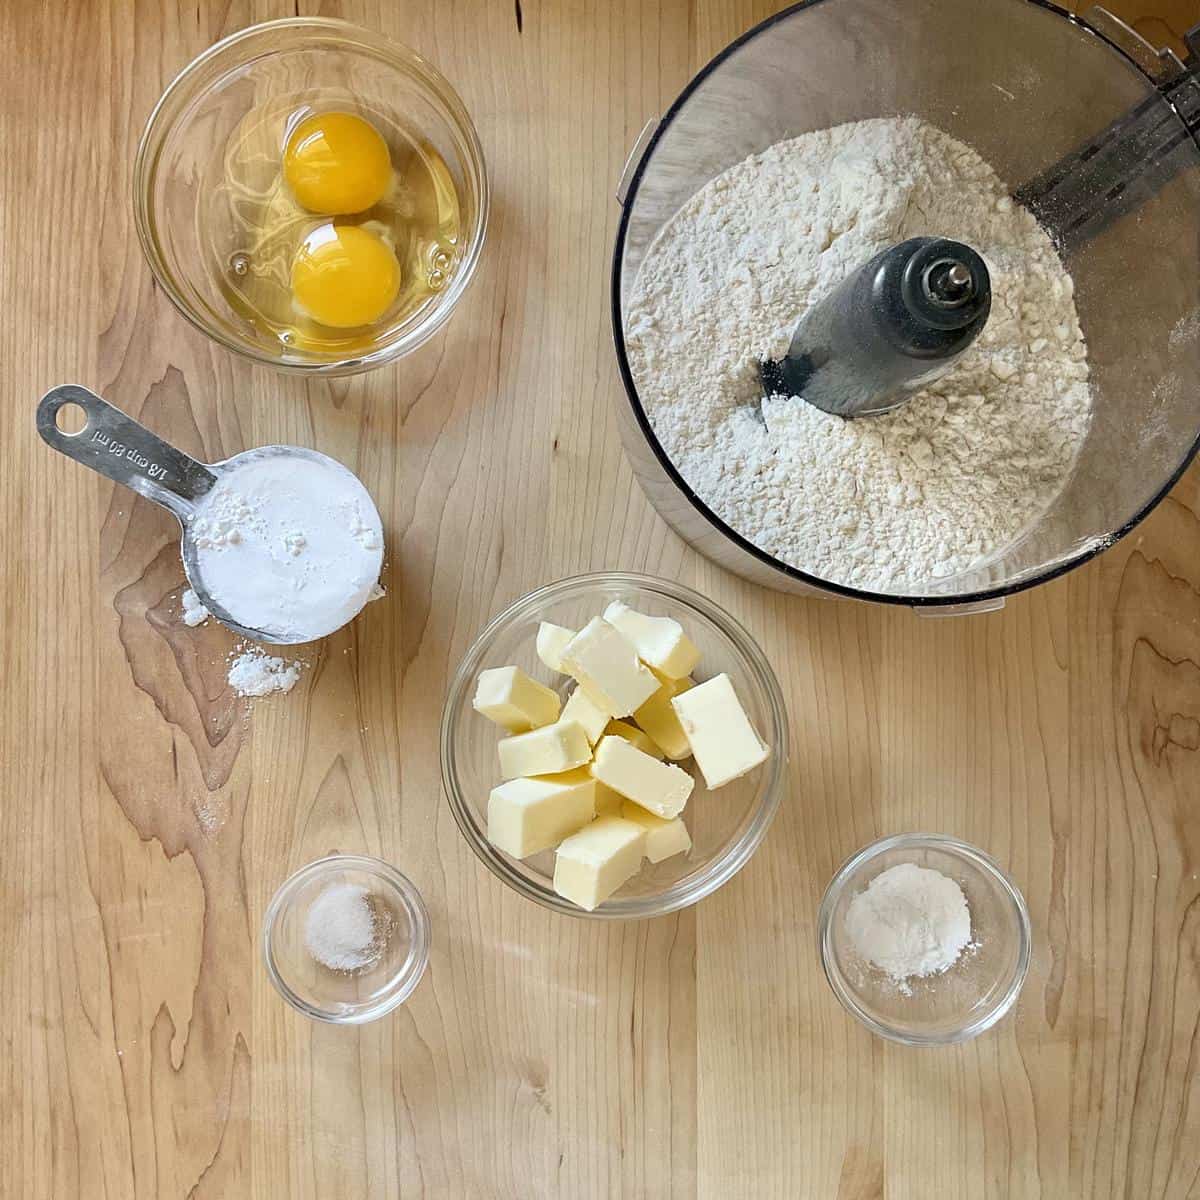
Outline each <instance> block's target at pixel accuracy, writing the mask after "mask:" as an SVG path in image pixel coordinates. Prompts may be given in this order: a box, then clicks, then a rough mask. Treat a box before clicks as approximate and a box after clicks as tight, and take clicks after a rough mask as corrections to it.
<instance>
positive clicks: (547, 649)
mask: <svg viewBox="0 0 1200 1200" xmlns="http://www.w3.org/2000/svg"><path fill="white" fill-rule="evenodd" d="M574 636H575V630H574V629H566V628H564V627H563V626H562V625H552V624H551V623H550V622H549V621H543V622H542V623H541V624H540V625H539V626H538V631H537V643H536V645H537V656H538V658H540V659H541V660H542V662H544V663H545V664H546V666H548V667H549V668H550V670H552V671H561V670H562V669H563V665H562V652H563V651H564V650H565V649H566V648H567V643H568V642H569V641H570V640H571V639H572V638H573V637H574Z"/></svg>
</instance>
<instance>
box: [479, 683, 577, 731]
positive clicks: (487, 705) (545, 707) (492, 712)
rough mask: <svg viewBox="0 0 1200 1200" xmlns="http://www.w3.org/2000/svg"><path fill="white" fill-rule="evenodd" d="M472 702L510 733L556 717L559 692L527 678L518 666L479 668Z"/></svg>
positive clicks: (537, 726)
mask: <svg viewBox="0 0 1200 1200" xmlns="http://www.w3.org/2000/svg"><path fill="white" fill-rule="evenodd" d="M471 703H472V705H473V706H474V708H475V711H476V712H478V713H482V714H483V715H484V716H485V717H487V718H488V720H489V721H495V722H496V724H497V725H502V726H503V727H504V728H505V729H507V730H508V732H509V733H525V732H527V731H528V730H530V729H540V728H541V727H542V726H543V725H550V724H552V723H553V722H555V721H557V720H558V707H559V701H558V693H557V692H554V691H551V689H550V688H548V687H546V686H545V685H544V684H540V683H538V682H537V680H536V679H530V678H529V676H528V675H526V674H525V672H524V671H522V670H521V668H520V667H493V668H492V669H491V670H489V671H481V672H480V674H479V682H478V684H476V687H475V699H474V700H473V701H471Z"/></svg>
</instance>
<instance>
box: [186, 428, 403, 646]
mask: <svg viewBox="0 0 1200 1200" xmlns="http://www.w3.org/2000/svg"><path fill="white" fill-rule="evenodd" d="M191 533H192V539H193V542H194V544H195V547H196V565H195V570H196V572H197V574H198V576H199V582H201V583H202V584H203V585H204V588H205V590H206V591H207V592H208V595H209V597H210V598H211V602H212V603H213V604H214V605H216V606H218V607H219V609H222V610H224V612H225V613H226V614H228V616H229V617H231V618H232V619H233V620H234V621H236V622H237V623H238V624H239V625H244V626H245V627H246V628H248V629H253V630H257V631H259V632H260V633H262V635H263V637H264V640H267V641H271V640H281V641H289V642H293V641H312V640H314V639H316V638H320V637H324V636H326V634H330V633H333V632H334V630H336V629H340V628H341V627H342V626H343V625H345V624H346V622H347V621H349V620H351V619H352V618H354V617H355V616H356V615H357V614H358V613H359V611H360V610H361V609H362V607H363V605H364V604H366V603H367V601H368V600H369V599H371V598H372V594H373V590H374V588H375V587H376V585H377V583H378V580H379V570H380V567H381V566H382V565H383V527H382V525H381V523H380V520H379V513H378V512H377V511H376V509H375V505H374V504H373V503H372V501H371V497H370V495H369V494H368V492H367V490H366V488H364V487H363V485H362V484H361V483H360V482H359V480H358V479H357V478H356V477H355V476H354V475H353V474H351V472H350V471H348V470H346V468H345V467H343V466H341V464H339V463H336V462H334V461H333V460H332V459H327V458H325V457H324V456H320V457H313V458H310V457H308V456H307V455H303V456H302V455H296V454H275V453H272V452H270V451H269V450H266V451H264V452H262V453H261V454H256V455H250V456H246V457H244V458H240V459H238V460H237V461H236V462H235V463H234V465H233V466H232V467H228V468H225V469H223V470H222V473H221V475H220V476H219V478H218V481H217V483H216V486H215V487H213V489H212V490H211V491H210V492H209V493H208V494H207V495H206V496H204V498H203V499H202V501H201V503H200V507H199V508H198V510H197V512H196V515H195V517H194V518H193V519H192V523H191Z"/></svg>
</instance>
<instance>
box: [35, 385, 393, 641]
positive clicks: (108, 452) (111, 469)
mask: <svg viewBox="0 0 1200 1200" xmlns="http://www.w3.org/2000/svg"><path fill="white" fill-rule="evenodd" d="M68 405H74V406H76V407H78V408H80V409H82V410H83V413H84V416H85V417H86V423H85V424H84V426H83V428H82V429H80V430H79V431H78V432H76V433H65V432H64V431H63V430H61V429H60V428H59V427H58V420H57V418H58V412H59V409H61V408H63V407H65V406H68ZM37 430H38V433H39V434H40V435H41V438H42V441H44V442H45V443H46V444H47V445H48V446H51V447H53V448H54V449H55V450H57V451H58V452H59V453H60V454H65V455H66V456H67V457H68V458H73V459H74V460H75V461H76V462H78V463H82V464H83V465H84V466H85V467H91V469H92V470H93V471H95V472H97V473H98V474H100V475H103V476H105V477H106V478H107V479H111V480H113V481H114V482H115V483H120V484H124V486H125V487H127V488H130V489H131V490H132V491H135V492H137V494H138V495H139V496H144V497H145V498H146V499H147V500H152V501H153V502H154V503H155V504H158V505H161V506H162V507H163V508H165V509H166V510H167V511H168V512H170V513H172V514H173V515H174V516H175V518H176V519H177V520H178V521H179V525H180V528H181V530H182V537H181V538H180V555H181V557H182V558H183V570H184V574H185V575H186V576H187V580H188V583H189V584H190V585H191V588H192V590H193V591H194V592H195V593H196V595H197V596H198V597H199V598H200V602H201V603H202V604H203V605H204V607H205V608H207V609H208V611H209V612H210V613H211V614H212V615H213V616H214V617H215V618H216V619H217V620H218V621H220V622H221V624H222V625H224V626H226V628H228V629H231V630H233V632H234V633H239V634H241V635H242V636H243V637H247V638H250V639H251V640H252V641H256V642H270V643H273V644H275V645H295V644H297V643H300V642H306V641H311V640H313V636H312V635H307V634H306V635H297V634H295V633H289V632H288V631H286V630H280V629H254V628H252V627H250V626H248V625H243V624H242V623H241V622H240V621H238V619H237V618H236V617H235V616H234V615H233V614H232V613H230V612H228V611H227V610H226V609H225V608H224V607H223V606H222V605H221V604H219V603H218V602H217V601H216V600H214V599H213V596H212V593H211V592H210V591H209V590H208V588H207V587H206V586H205V583H204V576H203V574H202V572H201V570H200V566H199V559H198V555H197V548H196V542H195V538H194V536H193V530H192V525H193V521H194V518H195V517H196V514H197V512H198V511H199V509H200V502H201V501H202V500H203V498H204V497H205V496H206V495H207V494H208V493H209V492H210V491H211V490H212V489H213V487H215V486H216V483H217V480H218V479H219V478H220V476H221V475H222V474H224V473H226V472H228V471H230V470H232V469H233V468H235V467H236V466H238V465H239V464H240V463H242V462H244V461H245V460H246V459H248V458H255V459H258V458H262V457H264V456H268V455H269V456H276V455H278V456H286V457H292V458H302V459H307V460H308V461H310V462H314V461H315V462H321V463H324V464H326V465H332V466H333V467H335V468H336V469H337V470H339V471H344V472H346V474H348V475H353V473H352V472H351V471H349V470H348V468H346V467H345V466H343V465H342V464H341V463H339V462H338V461H337V460H336V459H333V458H330V457H329V456H328V455H326V454H321V453H320V452H319V451H316V450H306V449H304V448H303V447H301V446H259V447H256V448H255V449H253V450H243V451H242V452H241V453H240V454H235V455H234V456H233V457H232V458H227V459H224V460H223V461H222V462H218V463H202V462H197V461H196V460H195V459H194V458H192V457H191V456H190V455H187V454H184V452H183V451H182V450H179V449H177V448H176V447H175V446H172V445H169V444H168V443H167V442H164V441H163V440H162V439H161V438H159V437H156V436H155V435H154V434H153V433H151V432H150V430H148V429H147V428H146V427H145V426H144V425H140V424H138V422H137V421H135V420H134V419H133V418H132V417H129V416H127V415H126V414H125V413H123V412H121V410H120V409H119V408H114V407H113V406H112V405H111V404H109V403H108V401H106V400H102V399H101V398H100V397H99V396H97V395H96V393H95V392H92V391H89V390H88V389H87V388H85V387H81V386H80V385H78V384H74V383H67V384H63V385H61V386H59V387H56V388H51V389H50V391H48V392H47V393H46V394H45V395H44V396H43V397H42V399H41V400H40V402H39V403H38V408H37ZM363 494H364V496H366V498H367V500H368V502H369V503H371V506H372V512H374V513H375V517H376V520H378V516H379V514H378V511H377V510H376V509H375V507H374V503H373V502H372V501H370V497H369V496H367V495H366V489H365V488H364V489H363ZM328 632H330V633H331V632H333V631H332V630H329V631H328ZM321 636H323V635H321Z"/></svg>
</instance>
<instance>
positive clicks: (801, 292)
mask: <svg viewBox="0 0 1200 1200" xmlns="http://www.w3.org/2000/svg"><path fill="white" fill-rule="evenodd" d="M921 235H928V236H944V237H949V238H954V239H957V240H959V241H963V242H966V243H967V244H968V245H971V246H973V247H975V249H977V250H978V251H979V252H980V253H981V254H982V255H983V257H984V259H985V260H986V262H987V264H988V268H989V270H990V272H991V277H992V310H991V315H990V317H989V320H988V323H987V325H986V326H985V327H984V329H983V331H982V332H981V333H980V335H979V337H978V338H977V339H976V342H975V343H974V345H973V346H972V347H971V349H970V350H969V351H968V352H967V353H966V354H965V355H964V356H963V357H962V358H961V359H960V360H959V361H958V362H957V363H956V364H955V365H954V366H953V367H952V368H951V370H950V371H949V372H948V373H947V374H946V375H944V376H943V377H942V378H940V379H939V380H937V381H936V382H935V383H933V384H932V385H931V386H930V387H928V388H927V389H925V390H924V391H921V392H918V393H916V394H915V395H914V397H913V398H912V399H911V400H910V401H909V402H908V403H906V404H904V405H902V406H901V407H900V408H898V409H896V410H894V411H893V412H891V413H887V414H884V415H881V416H875V417H862V418H859V419H857V420H846V419H844V418H841V417H836V416H830V415H828V414H826V413H823V412H821V411H820V410H818V409H816V408H814V407H813V406H812V405H809V404H805V403H803V402H802V401H798V400H795V399H789V398H786V397H780V396H775V397H770V398H768V399H766V400H763V401H762V402H761V404H760V403H759V396H760V390H759V386H758V378H757V364H758V362H759V360H761V359H763V358H767V357H779V356H781V355H783V354H784V353H785V352H786V350H787V346H788V342H789V341H790V338H791V333H792V330H793V328H794V327H795V324H796V322H797V320H798V319H799V318H800V316H801V315H802V314H803V313H804V312H805V310H806V309H807V307H808V306H809V305H810V304H812V303H813V302H815V301H816V300H818V299H819V298H820V297H822V296H824V295H825V294H826V293H827V292H829V291H830V290H831V289H832V288H833V287H834V285H836V284H837V283H838V282H840V281H841V280H842V279H843V278H844V277H845V276H846V275H848V274H849V273H850V272H851V271H852V270H853V269H854V268H856V267H858V266H859V265H860V264H862V263H863V262H865V261H866V260H867V259H869V258H870V257H872V256H873V255H874V254H876V253H878V252H879V251H880V250H882V249H884V248H885V247H887V246H889V245H891V244H893V243H895V242H898V241H903V240H904V239H906V238H910V237H916V236H921ZM1073 294H1074V292H1073V287H1072V283H1071V277H1070V276H1069V275H1068V274H1067V272H1066V270H1065V268H1064V267H1063V265H1062V263H1061V262H1060V261H1059V258H1058V256H1057V254H1056V253H1055V250H1054V247H1053V245H1052V244H1051V241H1050V238H1049V237H1048V236H1047V234H1046V233H1045V232H1044V231H1043V230H1042V229H1041V227H1040V226H1039V225H1038V224H1037V222H1036V221H1035V220H1034V218H1033V216H1032V215H1030V214H1029V213H1028V212H1026V211H1025V210H1024V209H1023V208H1021V207H1020V206H1019V205H1017V204H1015V203H1014V202H1013V201H1012V200H1011V198H1010V197H1009V195H1008V188H1007V187H1006V186H1005V184H1004V183H1003V182H1002V181H1001V180H1000V178H999V177H998V176H997V174H996V172H995V171H994V170H993V169H992V168H991V167H990V166H989V165H988V164H987V163H986V162H984V161H983V159H982V158H980V157H979V155H978V154H976V153H975V151H974V150H972V149H971V148H970V147H969V146H966V145H964V144H963V143H962V142H959V141H956V140H955V139H954V138H952V137H950V136H948V135H947V134H945V133H943V132H941V131H940V130H938V129H935V128H933V127H932V126H930V125H927V124H925V123H923V122H921V121H919V120H917V119H916V118H912V117H903V118H887V119H880V120H871V121H860V122H856V123H853V124H849V125H841V126H838V127H837V128H835V129H826V130H820V131H817V132H814V133H808V134H805V135H803V136H802V137H798V138H795V139H794V140H792V141H786V142H780V143H778V144H777V145H774V146H772V147H770V148H769V149H768V150H766V151H764V152H763V153H762V154H758V155H755V156H753V157H751V158H748V159H746V160H745V161H744V162H741V163H738V164H737V165H736V166H734V167H731V168H730V169H729V170H727V171H726V172H724V174H722V175H719V176H718V177H717V178H716V179H713V180H712V181H711V182H709V183H708V184H707V185H706V186H705V187H704V188H702V189H701V190H700V191H699V192H698V193H697V194H696V195H695V196H693V197H692V199H691V200H689V201H688V202H687V203H686V204H685V205H684V206H683V208H681V209H680V210H679V212H678V213H676V215H675V216H674V217H672V218H671V220H670V221H669V222H667V224H666V225H665V226H664V228H663V230H662V232H661V233H660V235H659V237H658V238H657V239H656V241H655V242H654V244H653V245H652V246H651V247H650V250H649V251H648V253H647V255H646V259H645V261H644V262H643V264H642V268H641V270H640V272H639V274H638V278H637V282H636V285H635V288H634V294H633V297H632V303H631V305H630V311H629V317H628V321H627V324H626V346H627V349H628V352H629V360H630V365H631V367H632V370H633V374H634V378H635V380H636V382H637V387H638V394H639V396H640V397H641V399H642V401H643V403H644V405H645V407H646V411H647V415H648V417H649V419H650V422H651V424H652V425H653V427H654V430H655V433H656V434H657V435H658V437H659V439H660V441H661V442H662V445H663V448H664V449H665V451H666V453H667V454H668V456H669V457H670V458H671V459H672V461H673V462H674V463H675V465H676V466H677V467H678V469H679V471H680V473H681V474H682V475H683V477H684V479H685V480H686V481H687V482H688V484H689V485H690V486H691V487H692V488H693V489H694V490H695V491H696V493H697V494H698V495H699V496H700V497H701V499H703V500H704V501H705V502H706V503H707V504H708V505H709V506H710V507H711V508H712V509H713V510H714V511H715V512H716V513H717V514H718V515H719V516H720V517H721V518H722V519H723V520H725V521H726V522H727V523H728V524H729V525H731V526H732V527H733V528H734V529H736V530H737V531H738V532H740V533H741V534H742V535H743V536H744V537H746V538H747V539H749V540H750V541H751V542H754V543H755V544H756V545H758V546H759V547H761V548H762V549H763V550H766V551H767V552H768V553H770V554H772V555H773V556H775V557H776V558H780V559H782V560H783V561H785V562H787V563H789V564H791V565H792V566H795V567H798V568H800V569H801V570H805V571H808V572H811V573H812V574H814V575H818V576H820V577H822V578H825V579H829V580H832V581H834V582H838V583H843V584H849V585H852V586H859V587H864V588H871V589H878V590H882V591H891V592H897V593H905V592H910V591H913V592H915V591H919V590H923V589H924V588H925V587H927V585H929V584H930V582H931V581H935V580H939V579H944V578H947V577H949V576H952V575H955V574H958V573H960V572H962V571H965V570H967V569H969V568H971V567H972V566H976V565H979V564H980V563H981V562H982V561H983V560H985V559H987V558H989V557H991V556H994V555H995V554H997V553H998V552H1000V551H1001V550H1003V549H1004V548H1005V547H1006V546H1008V545H1010V544H1011V543H1012V542H1014V541H1015V540H1016V539H1017V538H1018V537H1019V536H1020V535H1021V534H1022V532H1023V531H1024V530H1026V529H1027V528H1028V527H1029V526H1030V525H1031V524H1032V523H1033V522H1034V521H1035V520H1036V518H1037V517H1038V516H1039V515H1040V514H1041V513H1042V512H1043V511H1044V510H1045V509H1046V507H1047V506H1048V504H1049V503H1050V502H1051V501H1052V500H1053V498H1054V497H1055V496H1056V495H1057V493H1058V492H1059V491H1060V490H1061V489H1062V487H1063V485H1064V483H1065V482H1066V479H1067V477H1068V475H1069V473H1070V471H1071V468H1072V465H1073V463H1074V460H1075V456H1076V453H1077V451H1078V450H1079V447H1080V445H1081V444H1082V442H1083V439H1084V436H1085V434H1086V432H1087V427H1088V420H1089V416H1090V411H1091V401H1090V396H1089V390H1088V383H1087V380H1088V366H1087V351H1086V347H1085V345H1084V341H1083V336H1082V333H1081V331H1080V327H1079V319H1078V316H1077V314H1076V311H1075V303H1074V299H1073Z"/></svg>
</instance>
